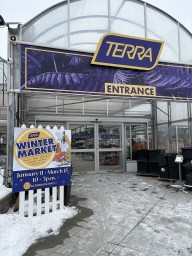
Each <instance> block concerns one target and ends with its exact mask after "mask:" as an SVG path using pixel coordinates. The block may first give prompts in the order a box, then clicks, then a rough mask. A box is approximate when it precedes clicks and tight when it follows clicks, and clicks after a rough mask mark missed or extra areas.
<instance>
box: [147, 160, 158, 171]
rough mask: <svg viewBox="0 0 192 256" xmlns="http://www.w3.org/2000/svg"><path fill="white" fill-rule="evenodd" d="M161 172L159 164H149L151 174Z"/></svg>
mask: <svg viewBox="0 0 192 256" xmlns="http://www.w3.org/2000/svg"><path fill="white" fill-rule="evenodd" d="M159 171H160V169H159V164H158V162H149V173H157V172H159Z"/></svg>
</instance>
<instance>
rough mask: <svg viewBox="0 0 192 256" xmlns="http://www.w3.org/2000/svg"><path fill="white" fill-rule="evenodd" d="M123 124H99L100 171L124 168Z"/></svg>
mask: <svg viewBox="0 0 192 256" xmlns="http://www.w3.org/2000/svg"><path fill="white" fill-rule="evenodd" d="M121 131H122V126H121V125H118V124H98V143H99V150H98V154H99V171H104V170H107V171H116V170H122V132H121Z"/></svg>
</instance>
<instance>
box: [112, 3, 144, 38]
mask: <svg viewBox="0 0 192 256" xmlns="http://www.w3.org/2000/svg"><path fill="white" fill-rule="evenodd" d="M110 7H111V31H112V32H116V33H120V34H125V35H132V36H140V37H145V29H144V5H143V3H138V2H134V1H124V0H118V1H117V0H111V1H110Z"/></svg>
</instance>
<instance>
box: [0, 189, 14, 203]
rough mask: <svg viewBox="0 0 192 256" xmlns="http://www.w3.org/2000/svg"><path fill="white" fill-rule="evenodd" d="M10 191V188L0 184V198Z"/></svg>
mask: <svg viewBox="0 0 192 256" xmlns="http://www.w3.org/2000/svg"><path fill="white" fill-rule="evenodd" d="M11 191H12V189H11V188H6V187H5V186H2V187H1V186H0V200H1V198H3V197H5V196H6V195H8V194H10V193H11Z"/></svg>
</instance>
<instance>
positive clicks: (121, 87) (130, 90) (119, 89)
mask: <svg viewBox="0 0 192 256" xmlns="http://www.w3.org/2000/svg"><path fill="white" fill-rule="evenodd" d="M105 94H113V95H130V96H145V97H155V96H156V87H155V86H143V85H129V84H113V83H105Z"/></svg>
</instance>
